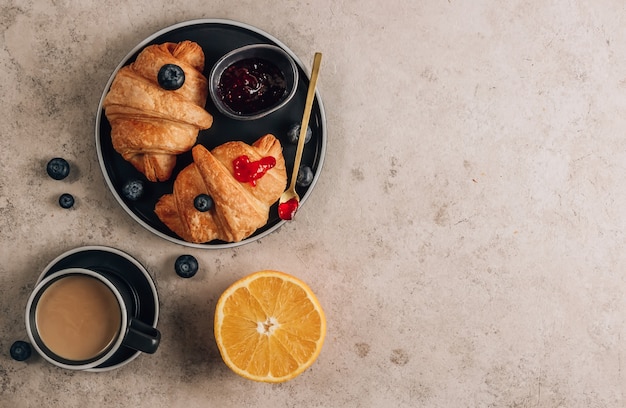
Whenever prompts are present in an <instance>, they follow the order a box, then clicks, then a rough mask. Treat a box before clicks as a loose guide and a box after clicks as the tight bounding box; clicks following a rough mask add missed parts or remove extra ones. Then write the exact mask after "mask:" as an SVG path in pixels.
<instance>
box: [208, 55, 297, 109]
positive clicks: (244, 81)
mask: <svg viewBox="0 0 626 408" xmlns="http://www.w3.org/2000/svg"><path fill="white" fill-rule="evenodd" d="M217 91H218V95H219V97H220V99H221V100H222V101H223V102H224V104H225V105H227V106H228V107H229V108H230V109H232V110H233V111H234V112H236V113H238V114H240V115H250V114H253V113H256V112H259V111H262V110H265V109H267V108H271V107H272V106H274V105H276V104H277V103H278V102H280V100H281V99H282V98H283V97H284V96H285V94H286V93H287V84H286V82H285V75H284V74H283V73H282V72H281V70H280V69H279V68H278V67H277V66H276V65H274V64H272V63H271V62H269V61H267V60H264V59H260V58H246V59H243V60H241V61H237V62H235V63H234V64H232V65H230V66H229V67H228V68H226V70H225V71H224V73H223V74H222V76H221V77H220V82H219V84H218V87H217Z"/></svg>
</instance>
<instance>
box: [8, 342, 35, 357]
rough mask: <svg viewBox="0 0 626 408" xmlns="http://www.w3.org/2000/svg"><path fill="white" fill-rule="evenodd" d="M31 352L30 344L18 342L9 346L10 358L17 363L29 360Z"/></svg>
mask: <svg viewBox="0 0 626 408" xmlns="http://www.w3.org/2000/svg"><path fill="white" fill-rule="evenodd" d="M31 354H32V350H31V348H30V344H28V343H26V342H25V341H22V340H18V341H16V342H14V343H13V344H12V345H11V358H12V359H13V360H17V361H24V360H28V359H29V358H30V355H31Z"/></svg>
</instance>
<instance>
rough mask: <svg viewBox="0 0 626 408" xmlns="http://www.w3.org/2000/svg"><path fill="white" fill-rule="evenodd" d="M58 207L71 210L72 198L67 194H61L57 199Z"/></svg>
mask: <svg viewBox="0 0 626 408" xmlns="http://www.w3.org/2000/svg"><path fill="white" fill-rule="evenodd" d="M59 205H60V206H61V207H63V208H72V206H74V196H72V195H71V194H68V193H63V194H61V196H60V197H59Z"/></svg>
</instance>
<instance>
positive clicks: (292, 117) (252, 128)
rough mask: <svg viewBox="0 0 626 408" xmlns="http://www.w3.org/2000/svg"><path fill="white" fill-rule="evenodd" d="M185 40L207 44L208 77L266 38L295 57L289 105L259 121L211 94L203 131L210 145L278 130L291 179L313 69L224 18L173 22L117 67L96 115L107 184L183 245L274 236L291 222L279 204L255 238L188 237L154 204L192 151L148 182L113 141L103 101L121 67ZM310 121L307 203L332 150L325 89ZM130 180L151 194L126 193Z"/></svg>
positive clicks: (133, 212) (145, 222)
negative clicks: (225, 107) (293, 137)
mask: <svg viewBox="0 0 626 408" xmlns="http://www.w3.org/2000/svg"><path fill="white" fill-rule="evenodd" d="M184 40H191V41H194V42H196V43H198V44H199V45H200V46H201V47H202V49H203V51H204V54H205V69H204V74H205V76H206V77H207V78H208V76H209V73H210V71H211V68H212V67H213V65H214V64H215V63H216V62H217V60H218V59H219V58H220V57H222V56H223V55H224V54H226V53H228V52H229V51H232V50H233V49H235V48H239V47H242V46H244V45H248V44H257V43H263V44H273V45H276V46H279V47H281V48H282V49H284V50H285V51H286V52H287V53H288V54H289V55H290V56H291V57H292V58H293V59H294V60H295V62H296V64H297V65H298V69H299V74H300V78H299V81H298V88H297V92H296V94H295V95H294V97H293V99H292V100H291V101H290V102H289V103H288V104H287V105H286V106H285V107H283V108H281V109H279V110H278V111H276V112H274V113H272V114H270V115H268V116H266V117H264V118H261V119H258V120H252V121H238V120H234V119H230V118H227V117H226V116H224V115H222V114H220V113H219V111H218V110H217V108H216V107H215V106H214V104H213V102H212V101H211V98H208V99H207V103H206V110H207V111H208V112H209V113H211V114H212V115H213V125H212V126H211V128H210V129H207V130H203V131H201V132H200V133H199V135H198V143H199V144H202V145H204V146H205V147H206V148H207V149H209V150H210V149H213V148H214V147H216V146H218V145H221V144H223V143H225V142H228V141H231V140H240V141H243V142H246V143H248V144H251V143H253V142H254V141H255V140H257V139H258V138H260V137H261V136H263V135H265V134H267V133H272V134H273V135H274V136H276V137H277V138H278V139H279V140H280V142H281V144H282V146H283V155H284V157H285V164H286V166H287V175H288V177H289V178H290V177H291V173H292V170H293V164H294V156H295V151H296V146H295V145H294V144H291V143H289V141H288V138H287V131H288V129H289V128H290V127H291V126H292V125H293V124H299V123H300V122H301V121H302V113H303V111H304V102H305V99H306V94H307V88H308V85H309V70H308V68H305V66H304V65H303V64H302V62H301V61H300V60H299V59H298V57H297V56H296V55H295V54H294V53H293V52H292V51H291V50H289V49H288V48H287V47H286V46H285V45H284V44H282V43H281V42H280V41H279V40H277V39H276V38H274V37H272V36H271V35H269V34H267V33H265V32H263V31H261V30H259V29H257V28H255V27H252V26H249V25H246V24H243V23H239V22H235V21H230V20H220V19H202V20H192V21H187V22H183V23H180V24H176V25H173V26H170V27H167V28H165V29H163V30H161V31H159V32H157V33H155V34H153V35H152V36H150V37H148V38H147V39H145V40H144V41H142V42H141V43H140V44H138V45H137V46H136V47H135V48H134V49H133V50H132V51H131V52H130V53H129V54H128V55H127V56H126V57H125V58H124V59H123V61H122V62H121V63H120V64H119V65H118V66H117V68H116V69H115V71H114V72H113V73H112V75H111V77H110V79H109V81H108V83H107V85H106V87H105V89H104V92H103V94H102V97H101V99H100V104H99V105H98V112H97V116H96V148H97V152H98V160H99V162H100V167H101V168H102V172H103V174H104V178H105V180H106V183H107V185H108V186H109V188H110V189H111V192H112V193H113V195H114V196H115V198H116V199H117V201H118V202H119V203H120V205H121V206H122V208H124V210H126V212H127V213H128V214H129V215H130V216H131V217H132V218H133V219H135V220H136V221H137V222H139V223H140V224H141V225H142V226H144V227H145V228H147V229H148V230H149V231H151V232H153V233H155V234H156V235H158V236H160V237H162V238H164V239H167V240H169V241H172V242H175V243H178V244H181V245H186V246H190V247H197V248H216V249H217V248H228V247H235V246H239V245H243V244H246V243H249V242H252V241H255V240H257V239H259V238H261V237H264V236H266V235H268V234H269V233H271V232H273V231H275V230H276V229H278V228H279V227H280V226H281V225H282V224H283V223H284V222H285V221H283V220H281V219H280V218H279V217H278V210H277V207H278V205H277V204H274V205H273V206H272V208H271V209H270V215H269V219H268V221H267V224H266V225H265V226H263V227H261V228H259V229H258V230H257V231H256V232H255V233H254V234H252V235H251V236H250V237H248V238H246V239H244V240H242V241H240V242H236V243H229V242H223V241H217V240H215V241H211V242H207V243H202V244H194V243H190V242H186V241H184V240H182V239H181V238H180V237H178V236H177V235H176V234H175V233H174V232H172V231H171V230H170V229H169V228H168V227H167V226H165V224H163V223H162V222H161V220H159V218H158V217H157V216H156V214H155V213H154V206H155V204H156V202H157V201H158V199H159V198H160V197H161V196H162V195H164V194H169V193H171V192H172V189H173V183H174V180H175V178H176V175H177V174H178V172H180V171H181V170H182V169H183V168H184V167H186V166H187V165H188V164H190V163H191V162H192V158H191V152H187V153H183V154H181V155H179V156H178V159H177V164H176V167H175V168H174V172H173V173H172V177H171V178H170V180H168V181H166V182H160V183H152V182H149V181H147V180H146V178H145V177H144V176H143V175H142V174H141V173H140V172H139V171H137V170H136V169H135V168H134V167H133V166H132V165H131V164H130V163H128V162H127V161H125V160H124V159H123V158H122V156H121V155H120V154H118V153H117V152H116V151H115V150H114V149H113V145H112V143H111V126H110V124H109V122H108V120H107V119H106V116H105V115H104V111H103V109H102V103H103V100H104V97H105V96H106V94H107V93H108V91H109V88H110V86H111V83H112V82H113V79H114V77H115V75H116V73H117V71H118V70H119V69H120V68H121V67H123V66H125V65H127V64H130V63H131V62H133V61H134V59H135V58H136V57H137V55H138V54H139V52H140V51H141V50H142V49H143V48H145V47H146V46H148V45H151V44H161V43H164V42H180V41H184ZM311 60H312V57H311ZM309 64H310V62H308V63H307V66H308V65H309ZM309 126H310V127H311V130H312V132H313V135H312V138H311V140H310V141H309V142H308V143H307V144H306V145H305V148H304V153H303V156H302V164H301V166H309V167H311V169H312V170H313V175H314V177H313V182H312V183H311V184H310V185H309V186H307V187H304V188H301V187H299V188H298V194H299V195H300V197H301V200H300V202H301V204H304V203H305V202H306V200H307V198H308V196H309V195H310V193H311V191H312V190H313V187H314V186H315V184H316V182H317V179H318V177H319V174H320V172H321V170H322V164H323V161H324V155H325V150H326V116H325V113H324V107H323V104H322V101H321V98H320V96H319V93H316V98H315V101H314V103H313V110H312V112H311V120H310V122H309ZM129 179H141V180H144V183H145V185H146V192H145V195H144V197H142V199H141V200H140V201H138V202H133V201H129V200H126V199H125V198H123V196H122V193H121V190H122V186H123V185H124V183H125V182H126V181H127V180H129ZM288 182H289V180H288Z"/></svg>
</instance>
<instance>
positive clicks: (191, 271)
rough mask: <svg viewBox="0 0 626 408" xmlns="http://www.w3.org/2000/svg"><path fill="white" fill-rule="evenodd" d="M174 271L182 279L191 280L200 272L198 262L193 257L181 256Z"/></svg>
mask: <svg viewBox="0 0 626 408" xmlns="http://www.w3.org/2000/svg"><path fill="white" fill-rule="evenodd" d="M174 270H175V271H176V274H177V275H178V276H180V277H181V278H191V277H192V276H194V275H195V274H196V272H198V260H197V259H196V258H194V256H193V255H181V256H179V257H178V258H176V262H174Z"/></svg>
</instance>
